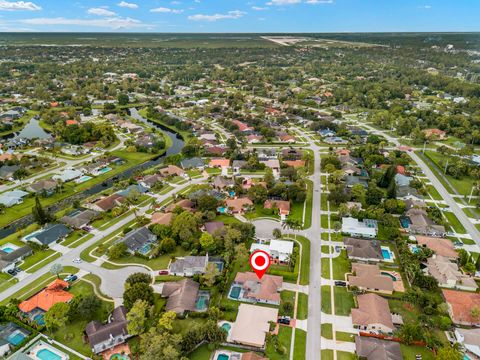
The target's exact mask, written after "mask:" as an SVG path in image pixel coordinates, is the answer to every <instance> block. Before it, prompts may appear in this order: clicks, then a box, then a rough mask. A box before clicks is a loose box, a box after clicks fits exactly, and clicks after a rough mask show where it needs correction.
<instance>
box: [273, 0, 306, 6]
mask: <svg viewBox="0 0 480 360" xmlns="http://www.w3.org/2000/svg"><path fill="white" fill-rule="evenodd" d="M301 2H302V0H272V1H270V2H268V3H267V5H293V4H300V3H301Z"/></svg>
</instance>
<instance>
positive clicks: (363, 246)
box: [343, 238, 384, 262]
mask: <svg viewBox="0 0 480 360" xmlns="http://www.w3.org/2000/svg"><path fill="white" fill-rule="evenodd" d="M343 243H344V244H345V247H346V249H347V256H348V258H349V259H354V260H360V261H375V262H378V261H383V260H384V259H383V255H382V248H381V246H380V242H379V241H377V240H364V239H356V238H344V239H343Z"/></svg>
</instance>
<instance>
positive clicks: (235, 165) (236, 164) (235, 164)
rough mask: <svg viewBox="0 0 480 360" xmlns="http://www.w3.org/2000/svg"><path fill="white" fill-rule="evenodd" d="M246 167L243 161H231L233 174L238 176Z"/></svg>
mask: <svg viewBox="0 0 480 360" xmlns="http://www.w3.org/2000/svg"><path fill="white" fill-rule="evenodd" d="M246 165H247V162H246V161H245V160H233V161H232V169H233V173H234V174H235V175H236V174H239V173H240V171H241V170H242V169H243V168H244V167H245V166H246Z"/></svg>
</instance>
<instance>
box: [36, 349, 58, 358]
mask: <svg viewBox="0 0 480 360" xmlns="http://www.w3.org/2000/svg"><path fill="white" fill-rule="evenodd" d="M37 358H39V359H40V360H62V357H61V356H60V355H58V354H55V353H54V352H53V351H51V350H50V349H41V350H39V351H38V352H37Z"/></svg>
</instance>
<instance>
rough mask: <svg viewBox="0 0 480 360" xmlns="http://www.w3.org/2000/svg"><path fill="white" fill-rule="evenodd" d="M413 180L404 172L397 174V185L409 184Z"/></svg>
mask: <svg viewBox="0 0 480 360" xmlns="http://www.w3.org/2000/svg"><path fill="white" fill-rule="evenodd" d="M412 180H413V178H412V177H410V176H405V175H402V174H398V173H397V174H395V184H396V185H397V186H409V185H410V182H411V181H412Z"/></svg>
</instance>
